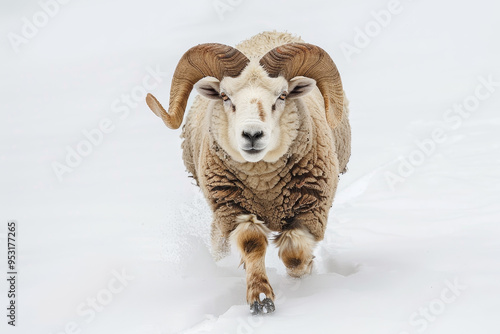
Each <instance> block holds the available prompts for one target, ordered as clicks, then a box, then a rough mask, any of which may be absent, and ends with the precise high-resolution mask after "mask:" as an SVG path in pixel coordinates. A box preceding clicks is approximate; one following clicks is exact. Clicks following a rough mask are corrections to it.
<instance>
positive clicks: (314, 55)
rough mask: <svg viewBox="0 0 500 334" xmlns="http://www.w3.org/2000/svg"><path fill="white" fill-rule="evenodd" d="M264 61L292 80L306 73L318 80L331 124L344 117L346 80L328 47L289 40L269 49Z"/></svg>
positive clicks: (269, 69)
mask: <svg viewBox="0 0 500 334" xmlns="http://www.w3.org/2000/svg"><path fill="white" fill-rule="evenodd" d="M260 64H261V65H262V66H263V67H264V69H265V70H266V71H267V72H268V73H269V76H271V77H273V78H275V77H278V76H280V75H281V76H284V77H285V79H286V80H290V79H292V78H293V77H296V76H305V77H308V78H312V79H314V80H316V85H317V86H318V88H319V90H320V91H321V94H323V99H324V100H325V110H326V120H327V121H328V124H330V126H331V127H332V128H334V127H335V126H337V124H338V123H339V122H340V121H341V120H342V114H343V108H344V106H343V105H344V93H343V92H344V90H343V88H342V81H341V80H340V74H339V71H338V70H337V66H335V63H334V62H333V60H332V58H330V56H329V55H328V53H326V51H325V50H323V49H321V48H320V47H318V46H316V45H312V44H307V43H290V44H285V45H281V46H278V47H276V48H274V49H272V50H271V51H269V52H268V53H266V54H265V55H264V57H262V58H261V59H260ZM332 109H333V110H332Z"/></svg>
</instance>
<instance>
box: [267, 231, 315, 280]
mask: <svg viewBox="0 0 500 334" xmlns="http://www.w3.org/2000/svg"><path fill="white" fill-rule="evenodd" d="M274 242H275V244H276V245H277V246H278V247H279V252H278V254H279V257H280V258H281V260H282V261H283V263H284V264H285V266H286V270H287V273H288V275H290V276H293V277H301V276H303V275H306V274H310V273H311V270H312V266H313V259H314V255H313V251H314V247H315V246H316V241H315V239H314V237H313V235H312V234H311V233H310V232H309V231H308V230H307V229H306V228H304V227H298V228H294V229H291V230H286V231H284V232H282V233H281V234H280V235H278V236H277V237H276V239H274Z"/></svg>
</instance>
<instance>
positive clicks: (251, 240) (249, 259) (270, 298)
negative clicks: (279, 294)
mask: <svg viewBox="0 0 500 334" xmlns="http://www.w3.org/2000/svg"><path fill="white" fill-rule="evenodd" d="M236 222H237V223H238V226H237V227H236V229H235V230H234V231H233V232H232V233H231V241H232V242H233V243H234V244H235V245H236V246H237V247H238V249H239V251H240V253H241V262H242V263H243V264H244V266H245V270H246V279H247V302H248V303H249V304H250V311H251V312H252V313H253V314H258V313H270V312H273V311H274V292H273V288H272V287H271V285H270V284H269V280H268V278H267V274H266V266H265V256H266V250H267V245H268V241H267V236H268V234H269V229H268V228H267V227H266V226H265V225H264V223H263V222H262V221H260V220H258V219H257V217H256V216H255V215H240V216H238V218H237V220H236Z"/></svg>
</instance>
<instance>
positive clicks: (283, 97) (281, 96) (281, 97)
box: [278, 92, 286, 101]
mask: <svg viewBox="0 0 500 334" xmlns="http://www.w3.org/2000/svg"><path fill="white" fill-rule="evenodd" d="M285 98H286V92H283V93H281V95H280V97H278V99H280V100H282V101H284V100H285Z"/></svg>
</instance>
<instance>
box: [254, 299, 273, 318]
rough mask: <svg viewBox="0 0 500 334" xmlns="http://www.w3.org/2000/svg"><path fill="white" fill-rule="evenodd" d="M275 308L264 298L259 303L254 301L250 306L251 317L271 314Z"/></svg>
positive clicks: (271, 302)
mask: <svg viewBox="0 0 500 334" xmlns="http://www.w3.org/2000/svg"><path fill="white" fill-rule="evenodd" d="M275 309H276V307H275V306H274V303H273V301H272V300H271V298H264V300H262V301H261V302H260V303H259V302H257V301H255V302H253V304H251V305H250V313H252V315H257V314H267V313H272V312H274V310H275Z"/></svg>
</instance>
